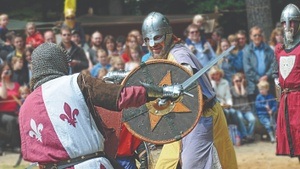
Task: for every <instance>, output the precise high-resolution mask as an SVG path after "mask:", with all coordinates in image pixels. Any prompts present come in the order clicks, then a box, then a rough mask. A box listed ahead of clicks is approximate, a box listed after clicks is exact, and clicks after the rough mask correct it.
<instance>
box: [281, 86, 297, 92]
mask: <svg viewBox="0 0 300 169" xmlns="http://www.w3.org/2000/svg"><path fill="white" fill-rule="evenodd" d="M296 91H300V87H298V88H284V89H282V92H281V93H290V92H296Z"/></svg>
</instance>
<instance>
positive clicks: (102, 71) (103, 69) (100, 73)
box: [97, 67, 108, 79]
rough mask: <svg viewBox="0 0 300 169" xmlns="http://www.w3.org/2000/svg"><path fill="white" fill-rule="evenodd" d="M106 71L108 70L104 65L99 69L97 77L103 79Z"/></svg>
mask: <svg viewBox="0 0 300 169" xmlns="http://www.w3.org/2000/svg"><path fill="white" fill-rule="evenodd" d="M107 72H108V71H107V69H105V68H104V67H103V68H101V69H99V72H98V76H97V78H99V79H103V77H104V76H105V75H106V74H107Z"/></svg>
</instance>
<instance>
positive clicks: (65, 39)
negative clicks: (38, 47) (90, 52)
mask: <svg viewBox="0 0 300 169" xmlns="http://www.w3.org/2000/svg"><path fill="white" fill-rule="evenodd" d="M61 35H62V41H61V43H60V46H61V47H62V48H64V49H65V50H66V51H67V52H68V55H69V56H70V59H71V62H70V63H69V64H70V72H69V73H70V74H74V73H78V72H80V71H82V70H84V69H87V68H88V66H89V65H88V60H87V57H86V55H85V53H84V51H83V49H81V48H80V47H78V46H77V45H76V44H75V43H74V42H72V41H71V30H70V29H69V28H68V27H63V28H61Z"/></svg>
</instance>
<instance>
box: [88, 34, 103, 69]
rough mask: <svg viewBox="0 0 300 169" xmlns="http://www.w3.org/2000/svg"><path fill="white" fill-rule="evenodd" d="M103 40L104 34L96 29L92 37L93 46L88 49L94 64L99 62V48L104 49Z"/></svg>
mask: <svg viewBox="0 0 300 169" xmlns="http://www.w3.org/2000/svg"><path fill="white" fill-rule="evenodd" d="M102 41H103V36H102V34H101V33H100V32H99V31H95V32H94V33H93V34H92V37H91V47H90V49H89V50H88V52H89V57H90V59H91V61H92V63H93V65H95V64H96V63H98V61H97V51H98V50H99V49H103V47H102Z"/></svg>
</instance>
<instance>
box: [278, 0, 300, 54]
mask: <svg viewBox="0 0 300 169" xmlns="http://www.w3.org/2000/svg"><path fill="white" fill-rule="evenodd" d="M280 22H281V23H282V24H283V27H284V45H285V48H286V49H292V48H294V47H295V46H296V45H297V44H298V43H299V41H300V24H299V23H300V10H299V8H298V7H297V6H296V5H294V4H288V5H287V6H286V7H285V8H284V9H283V11H282V13H281V17H280Z"/></svg>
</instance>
